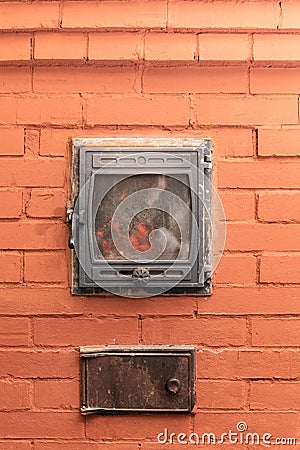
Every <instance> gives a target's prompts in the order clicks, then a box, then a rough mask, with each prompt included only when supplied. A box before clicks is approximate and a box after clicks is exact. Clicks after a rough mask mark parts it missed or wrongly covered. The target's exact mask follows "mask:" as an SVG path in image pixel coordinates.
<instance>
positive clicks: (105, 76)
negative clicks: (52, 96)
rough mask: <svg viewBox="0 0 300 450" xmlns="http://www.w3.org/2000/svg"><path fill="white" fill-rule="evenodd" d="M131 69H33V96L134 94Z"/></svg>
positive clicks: (134, 88) (134, 73) (134, 74)
mask: <svg viewBox="0 0 300 450" xmlns="http://www.w3.org/2000/svg"><path fill="white" fill-rule="evenodd" d="M135 71H136V69H135V68H134V67H126V66H125V67H88V66H86V67H36V68H35V69H34V76H33V89H34V91H35V92H41V93H44V92H52V93H57V92H62V93H69V92H70V93H79V92H102V93H103V92H112V93H124V92H125V93H126V92H135V91H136V87H135V83H136V72H135Z"/></svg>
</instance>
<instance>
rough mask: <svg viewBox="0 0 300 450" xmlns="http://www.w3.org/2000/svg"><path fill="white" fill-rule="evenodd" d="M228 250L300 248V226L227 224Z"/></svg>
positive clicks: (285, 249) (283, 249) (292, 249)
mask: <svg viewBox="0 0 300 450" xmlns="http://www.w3.org/2000/svg"><path fill="white" fill-rule="evenodd" d="M225 248H226V250H241V251H249V250H260V251H283V252H285V251H286V252H288V251H295V250H298V251H299V250H300V227H299V226H298V225H294V224H291V225H289V224H284V225H283V224H262V223H256V224H235V223H231V224H227V239H226V245H225Z"/></svg>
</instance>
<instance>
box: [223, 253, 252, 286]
mask: <svg viewBox="0 0 300 450" xmlns="http://www.w3.org/2000/svg"><path fill="white" fill-rule="evenodd" d="M214 279H215V280H216V282H217V283H229V284H255V283H256V258H255V257H254V256H252V255H248V254H244V255H223V256H222V258H221V261H220V264H219V266H218V267H217V271H216V276H215V277H214Z"/></svg>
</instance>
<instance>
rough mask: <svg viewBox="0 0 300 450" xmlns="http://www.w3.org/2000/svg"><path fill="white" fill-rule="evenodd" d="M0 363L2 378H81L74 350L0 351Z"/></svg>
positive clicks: (76, 353)
mask: <svg viewBox="0 0 300 450" xmlns="http://www.w3.org/2000/svg"><path fill="white" fill-rule="evenodd" d="M0 362H1V365H0V374H1V376H7V374H8V373H9V374H10V376H12V377H18V378H70V377H72V378H76V377H77V378H78V377H79V366H78V352H75V351H74V350H72V351H71V350H68V351H64V350H62V349H60V350H45V349H43V350H34V349H32V350H12V349H9V350H0ZM31 437H32V436H31ZM44 437H45V436H44Z"/></svg>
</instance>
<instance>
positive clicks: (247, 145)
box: [206, 127, 254, 157]
mask: <svg viewBox="0 0 300 450" xmlns="http://www.w3.org/2000/svg"><path fill="white" fill-rule="evenodd" d="M206 136H210V137H211V138H212V143H213V149H214V151H215V152H216V153H217V155H219V156H230V157H246V156H253V153H254V139H253V137H254V136H253V130H252V129H251V128H233V127H224V128H215V127H214V128H211V129H208V130H207V133H206Z"/></svg>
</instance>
